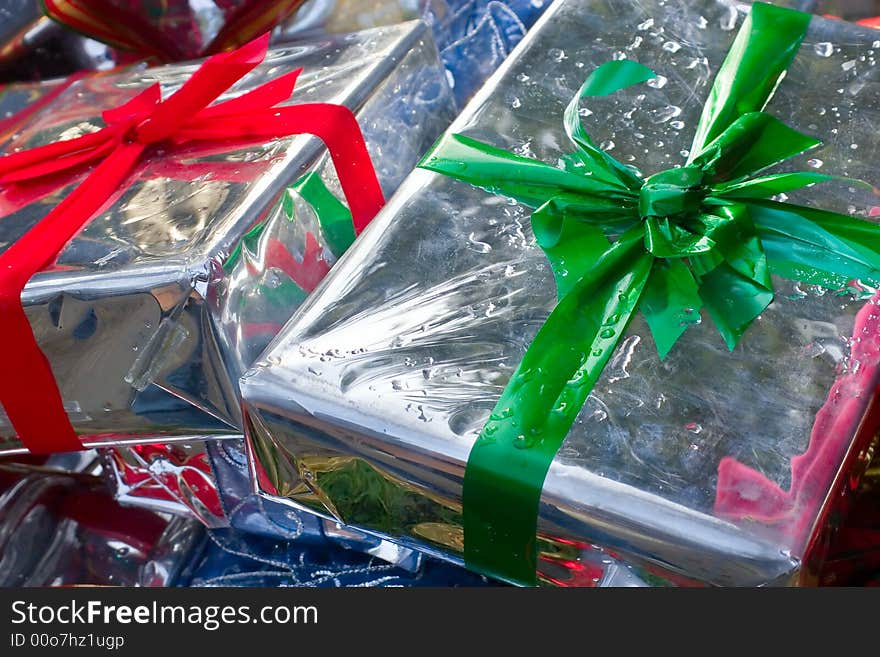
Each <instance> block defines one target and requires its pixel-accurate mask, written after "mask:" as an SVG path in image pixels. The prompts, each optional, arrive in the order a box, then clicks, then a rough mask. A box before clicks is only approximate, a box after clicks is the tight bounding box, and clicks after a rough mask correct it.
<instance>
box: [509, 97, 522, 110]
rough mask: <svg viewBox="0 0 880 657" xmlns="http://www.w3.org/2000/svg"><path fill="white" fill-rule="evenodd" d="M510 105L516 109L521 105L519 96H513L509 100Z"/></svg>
mask: <svg viewBox="0 0 880 657" xmlns="http://www.w3.org/2000/svg"><path fill="white" fill-rule="evenodd" d="M510 106H511V107H512V108H513V109H518V108H520V107H522V101H521V100H520V99H519V98H516V97H514V99H513V100H512V101H510Z"/></svg>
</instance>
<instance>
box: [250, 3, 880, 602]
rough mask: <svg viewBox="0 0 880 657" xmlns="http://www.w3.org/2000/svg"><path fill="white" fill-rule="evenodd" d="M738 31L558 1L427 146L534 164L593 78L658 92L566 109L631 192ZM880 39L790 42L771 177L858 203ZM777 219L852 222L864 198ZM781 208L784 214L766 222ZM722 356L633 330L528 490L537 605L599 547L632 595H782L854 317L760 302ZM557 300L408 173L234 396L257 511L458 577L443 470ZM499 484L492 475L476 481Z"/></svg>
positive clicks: (860, 355) (847, 458)
mask: <svg viewBox="0 0 880 657" xmlns="http://www.w3.org/2000/svg"><path fill="white" fill-rule="evenodd" d="M747 8H748V7H747V5H738V4H732V3H728V2H718V1H715V0H706V1H700V0H668V1H665V2H662V1H659V0H646V1H642V2H638V3H636V2H631V1H630V0H601V1H599V0H596V1H591V0H560V1H558V2H556V3H555V5H554V6H553V7H551V8H550V9H549V10H548V12H547V13H546V14H545V15H544V16H543V17H542V19H541V20H540V21H539V23H537V24H536V26H535V27H534V28H533V30H532V31H531V32H530V33H529V35H528V36H527V37H526V39H525V40H524V41H523V42H522V43H521V44H520V46H519V47H518V48H517V49H516V50H515V51H514V53H513V54H512V56H511V58H510V59H508V61H507V62H506V63H505V65H504V66H502V68H501V69H500V70H499V71H498V72H497V73H496V74H495V75H494V76H493V77H492V78H491V79H490V81H489V82H488V83H487V85H486V87H484V89H483V90H482V91H481V92H480V93H479V94H478V95H477V96H476V98H475V99H474V100H473V101H472V102H471V103H470V104H469V105H468V106H467V108H466V109H465V110H464V112H463V113H462V115H461V116H460V117H459V119H458V120H457V121H456V123H455V124H454V125H453V126H452V127H451V128H450V132H455V133H464V134H465V135H468V136H470V137H473V138H477V139H480V140H483V141H486V142H489V143H491V144H493V145H495V146H499V147H502V148H505V149H508V150H511V151H513V152H515V153H518V154H520V155H524V156H528V157H535V158H538V159H541V160H543V161H545V162H550V163H554V162H556V161H557V159H558V158H559V157H560V156H561V155H563V154H564V153H565V152H570V151H571V150H573V147H572V145H571V144H570V142H568V139H567V137H566V135H565V132H564V129H563V121H562V114H563V110H564V108H565V106H566V104H567V103H568V102H569V101H570V99H571V98H572V97H573V96H574V95H575V93H576V91H577V89H578V87H579V85H580V84H581V83H582V82H583V80H584V78H585V77H586V76H587V74H588V73H589V72H590V71H591V70H592V69H593V68H595V67H596V66H598V65H599V64H601V63H603V62H605V61H608V60H611V59H615V58H624V57H626V58H631V59H636V60H638V61H640V62H642V63H643V64H646V65H648V66H650V67H651V68H652V69H654V70H655V71H656V72H657V73H658V74H659V75H658V77H657V78H655V79H654V80H653V81H651V82H649V83H648V84H647V85H640V86H638V87H633V88H631V89H627V90H624V91H620V92H618V93H616V94H614V95H612V96H609V97H606V98H591V99H589V100H588V102H587V101H585V102H582V103H581V110H580V114H581V116H582V120H583V121H584V124H585V127H586V129H587V131H588V132H589V133H590V134H591V135H592V137H593V138H594V140H595V143H596V144H599V145H601V147H602V148H604V149H607V150H608V151H609V152H610V153H611V154H612V155H614V156H615V157H616V158H618V159H619V160H621V161H622V162H624V163H628V164H633V165H635V166H637V167H639V169H640V170H641V171H642V172H643V173H644V174H646V175H648V174H652V173H655V172H656V171H660V170H663V169H666V168H669V167H672V166H674V165H675V164H683V163H684V161H685V159H686V156H687V152H686V151H687V149H688V148H689V146H690V143H691V140H692V138H693V134H694V129H695V126H696V123H697V119H698V118H699V115H700V113H701V109H702V106H703V103H704V101H705V99H706V96H707V94H708V92H709V88H710V86H711V84H712V81H713V79H714V76H715V72H716V71H717V70H718V67H719V66H720V64H721V62H722V60H723V59H724V57H725V55H726V53H727V51H728V49H729V47H730V45H731V43H732V42H733V39H734V36H735V34H736V31H737V29H738V27H739V26H740V25H741V23H742V20H743V17H744V15H745V12H746V11H747ZM878 55H880V35H878V34H877V33H874V32H872V31H870V30H867V29H864V28H860V27H857V26H854V25H851V24H848V23H844V22H841V21H830V20H825V19H822V18H818V17H814V18H813V20H812V23H811V25H810V28H809V32H808V33H807V36H806V38H805V40H804V42H803V44H802V46H801V48H800V50H799V52H798V54H797V56H796V57H795V59H794V62H793V64H792V65H791V66H790V68H789V70H788V72H787V75H786V76H785V77H784V78H783V80H782V82H781V84H780V85H779V87H778V89H777V91H776V93H775V95H774V96H773V98H772V100H771V101H770V103H769V104H768V106H767V108H766V111H768V112H769V113H771V114H773V115H775V116H778V117H780V118H781V119H782V120H784V121H785V122H786V123H787V124H789V125H791V126H792V127H794V128H795V129H798V130H800V131H803V132H806V133H808V134H812V135H817V136H819V137H820V138H821V139H823V140H824V144H823V145H822V146H821V147H819V148H818V149H816V150H814V151H812V152H810V153H807V154H804V155H802V156H799V157H798V158H796V159H795V160H791V161H790V164H791V167H792V168H797V169H805V170H818V171H824V172H828V173H834V174H837V175H841V176H851V177H855V178H863V179H865V180H868V181H873V180H875V179H876V168H875V166H874V163H875V162H876V158H877V155H878V146H880V140H878V137H877V133H876V128H875V126H876V125H877V121H878V119H880V116H878V107H880V84H878V82H880V71H878V69H877V67H876V66H875V56H878ZM790 196H791V198H790V199H788V200H789V201H791V202H794V203H800V204H806V205H816V206H817V207H822V208H826V209H829V210H835V211H838V212H844V213H850V214H853V215H857V216H860V217H863V218H867V219H872V217H874V215H875V214H877V213H878V210H877V208H876V206H877V205H880V203H878V198H877V196H876V195H875V193H874V192H873V191H872V190H871V189H870V188H862V187H857V186H855V185H852V184H848V183H843V182H835V183H827V184H823V185H817V186H815V187H811V188H805V189H803V190H800V191H798V192H797V193H792V194H791V195H790ZM782 200H785V199H782ZM774 285H775V286H776V291H777V295H776V299H775V301H774V302H773V304H772V305H771V306H770V307H768V308H767V310H766V311H765V312H764V313H762V315H761V316H760V317H759V318H758V319H757V320H756V321H755V323H754V324H753V325H752V327H751V328H750V329H749V330H748V331H747V332H746V334H745V336H744V338H743V340H742V342H741V344H740V345H739V346H738V347H737V348H736V350H734V351H733V352H728V350H727V348H726V347H725V345H724V343H723V341H722V339H721V337H720V336H719V335H718V332H717V330H716V329H715V327H714V326H713V325H712V322H711V320H709V319H708V318H707V317H705V316H704V318H703V321H702V322H701V323H700V324H698V325H696V326H692V327H690V328H689V329H688V331H687V333H686V334H685V335H684V337H683V338H682V339H681V340H680V341H679V343H678V344H677V345H676V347H675V349H674V350H673V351H672V353H670V354H669V356H668V357H667V358H666V359H665V360H663V361H661V360H660V359H659V358H658V355H657V352H656V348H655V346H654V343H653V340H652V338H651V336H650V333H649V332H648V330H647V327H646V325H645V323H644V321H643V320H642V319H641V318H640V317H636V318H635V320H634V321H633V322H632V324H631V325H630V328H629V331H628V335H627V336H626V337H625V338H624V339H623V340H622V343H621V344H620V346H619V348H618V350H617V351H616V353H615V355H614V356H613V357H612V359H611V360H610V362H609V364H608V365H607V367H606V368H605V371H604V373H603V375H602V377H601V378H600V379H599V382H598V383H597V385H596V387H595V390H594V391H593V393H592V394H591V396H590V397H589V399H588V401H587V403H586V404H585V406H584V408H583V410H582V412H581V413H580V415H579V417H578V420H577V421H576V423H575V425H574V427H573V428H572V429H571V430H570V432H569V435H568V437H567V438H566V440H565V441H564V443H563V445H562V447H561V449H560V450H559V452H558V454H557V456H556V458H555V460H554V461H553V463H552V465H551V467H550V471H549V474H548V476H547V479H546V481H545V484H544V489H543V495H542V500H541V504H540V509H539V519H538V534H539V538H540V539H541V543H540V545H541V546H542V547H541V553H540V554H539V556H538V571H539V575H540V578H541V580H542V581H544V582H554V583H559V584H566V583H568V584H571V583H575V582H576V581H577V577H576V572H577V564H578V563H579V562H578V554H580V553H582V552H583V551H584V550H589V549H591V548H590V546H594V545H597V546H601V547H602V548H603V549H606V550H607V551H608V552H609V554H612V555H613V556H614V557H616V558H621V559H623V560H625V561H628V562H629V563H631V564H633V565H634V566H635V567H637V568H639V569H641V572H642V573H643V574H645V576H647V577H649V578H650V579H651V581H658V580H657V579H656V577H659V578H660V579H661V580H662V581H665V582H674V583H709V584H740V585H751V584H765V583H793V582H797V581H806V580H808V579H809V577H808V574H807V573H806V572H805V569H803V568H802V564H803V562H804V559H805V558H807V557H808V556H810V555H811V549H812V548H814V547H815V546H816V544H817V541H816V538H817V536H818V535H819V533H820V532H819V528H820V527H821V526H822V524H823V521H824V519H825V517H826V515H827V513H828V510H829V509H830V508H831V498H832V497H837V496H838V493H839V492H840V490H841V489H840V482H841V481H843V480H844V479H845V478H844V477H843V475H844V474H845V473H846V472H847V471H848V468H850V467H851V466H852V465H853V464H854V463H855V462H856V460H857V459H856V456H857V453H858V451H859V450H860V449H861V448H862V447H863V445H864V443H865V442H866V441H868V440H869V439H870V434H871V432H872V429H873V421H874V418H872V416H871V413H870V406H871V399H872V395H873V392H874V389H875V387H876V384H877V380H878V371H877V362H878V353H880V348H878V346H880V336H878V331H877V329H878V322H877V319H878V318H877V314H876V313H875V308H876V304H877V303H878V301H877V298H872V295H873V293H874V291H873V290H871V289H870V288H867V287H865V286H863V285H860V284H854V285H853V286H849V287H848V288H846V289H841V290H830V291H828V290H824V289H821V288H818V287H815V286H810V285H805V284H799V283H795V282H793V281H788V280H783V279H779V278H776V279H775V280H774ZM555 300H556V295H555V285H554V282H553V277H552V275H551V271H550V268H549V265H548V263H547V260H546V258H545V257H544V255H543V253H542V252H541V250H540V249H539V248H538V247H537V246H536V244H535V241H534V238H533V236H532V233H531V229H530V224H529V210H528V208H525V207H522V206H520V205H517V204H516V203H515V202H514V201H511V200H508V199H505V198H503V197H501V196H497V195H493V194H491V193H488V192H486V191H484V190H480V189H476V188H473V187H470V186H469V185H467V184H465V183H461V182H457V181H455V180H452V179H450V178H446V177H442V176H439V175H435V174H432V173H429V172H427V171H418V172H416V173H414V174H413V175H412V176H410V178H409V179H408V180H407V181H406V182H405V183H404V185H403V186H402V188H401V189H400V191H399V192H398V193H397V195H396V196H395V197H394V198H393V199H392V200H391V202H390V203H389V204H388V205H387V206H386V208H385V209H384V211H383V212H382V213H381V214H380V216H379V217H378V218H377V219H376V221H375V222H374V224H373V226H371V228H370V229H369V230H368V231H367V233H365V235H364V236H363V238H362V240H361V241H360V242H359V243H358V245H357V246H356V248H354V249H353V250H352V251H350V252H349V253H348V254H347V255H346V257H345V258H344V259H343V260H342V261H341V262H340V263H339V265H338V266H337V267H336V268H335V269H334V271H333V272H332V273H331V274H330V276H329V277H328V278H327V279H325V281H324V283H323V284H322V286H321V287H320V288H319V290H318V292H317V293H316V294H314V295H312V297H311V298H310V299H309V301H308V302H307V303H306V305H305V306H304V307H303V308H302V309H301V310H300V312H299V313H298V314H297V316H296V318H295V319H294V320H293V321H292V322H291V323H289V324H288V325H287V326H286V327H285V330H284V332H283V333H282V334H281V335H280V336H279V337H278V338H277V339H276V341H275V342H274V343H273V345H272V346H271V347H270V348H269V350H268V351H267V355H266V356H265V357H264V359H263V363H262V364H261V365H260V366H259V367H255V368H254V369H252V370H251V371H249V372H248V373H247V374H246V375H245V377H244V378H243V379H242V394H243V396H244V398H245V406H246V410H247V416H248V417H247V422H246V426H247V430H248V434H249V440H250V443H249V444H250V447H251V449H252V451H253V456H254V459H255V467H254V472H255V478H256V480H257V481H258V483H259V485H260V486H261V487H262V489H263V490H264V492H265V494H266V495H271V496H273V497H274V498H275V499H284V500H287V501H288V503H290V504H291V505H299V506H305V507H307V508H310V509H314V510H316V511H318V512H320V513H323V514H326V515H328V516H330V517H334V518H337V519H338V520H340V521H343V522H346V523H349V524H353V525H355V526H359V527H361V528H364V529H368V530H370V531H373V532H376V533H378V534H380V535H383V536H387V537H390V538H392V539H394V540H397V541H400V542H402V543H403V544H407V545H416V546H418V547H419V548H420V549H424V550H427V551H429V552H434V553H437V554H441V555H443V556H445V557H447V558H450V559H453V560H461V558H462V546H463V538H462V529H461V527H462V521H461V486H462V479H463V474H464V468H465V464H466V462H467V458H468V453H469V451H470V448H471V446H472V445H473V443H474V441H475V439H476V437H477V435H478V434H479V431H480V429H481V427H482V426H483V424H484V423H485V421H486V420H487V418H488V416H489V413H490V412H491V410H492V408H493V406H494V405H495V403H496V401H497V399H498V397H499V396H500V394H501V391H502V389H503V388H504V386H505V385H506V383H507V381H508V380H509V378H510V375H511V374H512V372H513V370H514V369H515V367H516V365H517V364H518V363H519V361H520V359H521V358H522V356H523V353H524V352H525V350H526V348H527V347H528V345H529V343H530V341H531V339H532V338H533V337H534V335H535V334H536V332H537V331H538V329H539V327H540V326H541V324H542V323H543V321H544V320H545V319H546V317H547V316H548V314H549V313H550V311H551V309H552V308H553V306H554V303H555ZM499 467H503V464H499Z"/></svg>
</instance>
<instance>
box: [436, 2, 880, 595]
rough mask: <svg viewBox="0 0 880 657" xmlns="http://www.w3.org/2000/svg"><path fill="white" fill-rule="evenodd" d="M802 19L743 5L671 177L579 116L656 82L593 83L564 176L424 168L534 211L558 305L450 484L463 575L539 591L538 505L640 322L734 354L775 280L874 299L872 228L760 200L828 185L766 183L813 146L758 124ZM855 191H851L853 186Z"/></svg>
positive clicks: (770, 122)
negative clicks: (695, 332)
mask: <svg viewBox="0 0 880 657" xmlns="http://www.w3.org/2000/svg"><path fill="white" fill-rule="evenodd" d="M809 23H810V16H809V15H808V14H804V13H802V12H798V11H793V10H789V9H783V8H779V7H775V6H772V5H766V4H762V3H755V4H754V5H753V6H752V9H751V12H750V14H749V15H748V17H747V18H746V20H745V22H744V23H743V25H742V27H741V29H740V31H739V33H738V35H737V37H736V40H735V41H734V44H733V46H732V47H731V49H730V51H729V53H728V56H727V58H726V59H725V61H724V63H723V64H722V66H721V69H720V70H719V72H718V74H717V76H716V78H715V82H714V85H713V87H712V90H711V92H710V94H709V98H708V100H707V101H706V104H705V107H704V109H703V113H702V117H701V119H700V122H699V125H698V127H697V130H696V136H695V138H694V143H693V146H692V148H691V151H690V152H691V156H690V158H689V160H688V161H687V162H686V163H685V165H684V166H683V167H681V168H676V169H669V170H667V171H661V172H660V173H657V174H654V175H652V176H650V177H648V178H646V179H643V178H642V177H641V176H640V174H639V173H638V172H637V171H636V170H635V169H633V168H631V167H628V166H626V165H625V164H622V163H621V162H618V161H617V160H616V159H614V158H613V157H612V156H611V155H609V154H608V153H606V152H604V151H602V150H601V149H600V148H598V147H597V146H596V145H595V144H594V143H593V141H592V140H591V139H590V137H589V135H588V134H587V133H586V131H585V130H584V127H583V125H582V124H581V121H580V117H579V114H578V102H579V100H580V99H581V98H584V97H587V96H604V95H607V94H611V93H614V92H615V91H618V90H620V89H623V88H625V87H629V86H631V85H634V84H638V83H641V82H645V81H646V80H649V79H650V78H652V77H654V76H655V73H654V72H653V71H651V70H650V69H648V68H647V67H645V66H643V65H641V64H639V63H637V62H634V61H629V60H620V61H612V62H608V63H606V64H603V65H602V66H599V67H598V68H597V69H596V70H594V71H593V72H592V74H591V75H590V76H589V77H588V78H587V80H586V81H585V82H584V84H583V86H582V87H581V89H580V91H579V92H578V94H577V96H575V98H574V99H573V100H572V101H571V103H570V104H569V105H568V108H567V109H566V111H565V115H564V122H565V129H566V132H567V133H568V136H569V137H570V139H571V140H572V141H573V142H574V144H575V145H576V147H577V150H576V151H575V152H574V153H571V154H569V155H567V156H565V157H563V158H562V160H561V164H560V167H558V168H557V167H554V166H551V165H549V164H546V163H544V162H541V161H537V160H534V159H529V158H525V157H520V156H517V155H514V154H511V153H508V152H506V151H503V150H501V149H498V148H495V147H493V146H490V145H489V144H484V143H481V142H479V141H476V140H473V139H470V138H468V137H465V136H462V135H451V136H448V137H445V138H444V139H443V140H442V141H441V142H440V143H439V144H438V145H437V146H436V147H435V149H434V150H433V151H432V152H431V153H430V154H429V155H428V156H426V158H425V159H424V161H423V162H422V163H421V165H420V166H421V167H423V168H425V169H430V170H432V171H435V172H439V173H441V174H444V175H447V176H451V177H453V178H456V179H459V180H462V181H465V182H468V183H471V184H473V185H475V186H478V187H481V188H483V189H486V190H488V191H491V192H493V193H496V194H502V195H505V196H508V197H511V198H513V199H515V200H517V201H518V202H520V203H522V204H524V205H527V206H530V207H532V208H534V211H533V213H532V218H531V221H532V228H533V231H534V234H535V238H536V240H537V243H538V245H539V246H540V247H541V249H542V250H543V251H544V253H545V254H546V256H547V258H548V260H549V261H550V265H551V267H552V270H553V275H554V278H555V280H556V286H557V295H558V303H557V305H556V307H555V308H554V309H553V311H552V312H551V313H550V316H549V317H548V318H547V321H546V322H545V323H544V325H543V326H542V327H541V329H540V331H539V332H538V334H537V336H536V337H535V339H534V340H533V341H532V343H531V345H530V346H529V348H528V349H527V351H526V353H525V355H524V356H523V359H522V362H521V363H520V364H519V366H518V368H517V369H516V371H515V372H514V374H513V375H512V377H511V379H510V381H509V383H508V384H507V387H506V388H505V389H504V391H503V392H502V394H501V398H500V399H499V400H498V403H497V404H496V406H495V408H494V410H493V412H492V414H491V416H490V417H489V420H488V421H487V422H486V424H485V426H484V427H483V430H482V432H481V433H480V436H479V438H478V439H477V441H476V442H475V444H474V446H473V448H472V450H471V453H470V456H469V458H468V462H467V467H466V470H465V477H464V488H463V492H462V497H463V506H464V513H463V516H464V518H463V524H464V536H465V550H464V556H465V561H466V563H467V565H468V566H469V567H470V568H472V569H475V570H478V571H480V572H483V573H486V574H488V575H492V576H495V577H499V578H501V579H504V580H508V581H511V582H515V583H523V584H534V583H535V582H536V564H537V558H538V554H537V538H536V527H537V517H538V505H539V502H540V497H541V490H542V488H543V483H544V479H545V477H546V475H547V471H548V469H549V467H550V463H551V461H552V460H553V457H554V456H555V454H556V452H557V450H558V449H559V447H560V445H561V444H562V441H563V440H564V439H565V437H566V435H567V433H568V431H569V429H570V428H571V425H572V424H573V423H574V421H575V418H576V417H577V415H578V413H579V412H580V410H581V408H582V406H583V404H584V402H585V401H586V398H587V396H588V395H589V394H590V391H591V390H592V389H593V386H594V385H595V384H596V381H597V379H598V378H599V376H600V374H601V373H602V370H603V368H604V367H605V364H606V363H607V362H608V359H609V357H610V356H611V354H612V353H613V351H614V349H615V348H616V346H617V344H618V342H619V341H620V339H621V337H622V336H623V334H624V332H625V331H626V328H627V325H628V323H629V322H630V320H631V319H632V317H633V315H634V314H635V312H636V311H641V313H642V315H643V316H644V318H645V320H646V321H647V324H648V327H649V328H650V331H651V334H652V336H653V338H654V342H655V344H656V347H657V351H658V353H659V356H660V358H664V357H665V356H666V355H667V354H668V353H669V351H670V349H672V347H673V345H674V344H675V342H676V341H677V340H678V339H679V338H680V337H681V336H682V334H683V333H684V332H685V331H686V330H687V328H688V326H690V325H692V324H694V323H696V322H697V321H699V317H700V310H701V309H702V308H705V310H706V311H707V312H708V314H709V316H710V317H711V318H712V320H713V321H714V323H715V325H716V326H717V327H718V330H719V332H720V334H721V336H722V337H723V339H724V341H725V342H726V344H727V346H728V348H730V349H733V348H734V347H735V346H736V344H737V342H738V341H739V340H740V338H741V337H742V335H743V333H744V332H745V331H746V329H747V328H748V327H749V325H750V324H751V323H752V321H754V319H755V318H756V317H757V316H758V315H759V314H760V313H761V312H762V311H763V310H764V309H765V308H766V307H767V305H768V304H769V303H770V302H771V301H772V300H773V286H772V282H771V279H770V274H771V272H772V273H774V274H777V275H780V276H784V277H787V278H792V279H795V280H801V281H807V282H810V283H817V284H820V285H824V286H826V287H839V286H841V285H842V284H844V283H845V282H846V281H849V280H852V279H861V280H864V281H866V282H870V283H872V284H874V285H876V284H877V282H880V255H878V253H880V227H878V226H877V225H874V224H871V223H869V222H866V221H862V220H859V219H856V218H853V217H849V216H846V215H841V214H837V213H834V212H828V211H825V210H820V209H815V208H807V207H802V206H797V205H793V204H786V203H779V202H776V201H772V200H769V197H771V196H773V195H776V194H779V193H782V192H788V191H791V190H794V189H798V188H801V187H804V186H806V185H811V184H814V183H817V182H822V181H825V180H829V179H832V177H831V176H828V175H824V174H820V173H815V172H793V173H776V174H763V173H762V172H763V171H764V170H765V169H767V168H768V167H771V166H773V165H775V164H777V163H779V162H782V161H784V160H786V159H788V158H790V157H792V156H794V155H797V154H800V153H802V152H804V151H806V150H809V149H811V148H814V147H815V146H817V145H818V144H819V143H820V142H819V140H817V139H814V138H813V137H808V136H806V135H803V134H801V133H799V132H797V131H795V130H792V129H791V128H789V127H787V126H786V125H784V124H783V123H782V122H780V121H779V120H778V119H776V118H774V117H772V116H770V115H768V114H765V113H764V112H763V111H762V108H763V107H764V106H765V105H766V104H767V101H768V100H769V99H770V96H771V95H772V93H773V90H774V89H775V87H776V85H777V84H778V83H779V81H780V79H781V78H782V76H783V75H784V73H785V71H786V69H787V68H788V66H789V64H790V63H791V61H792V59H793V57H794V56H795V53H796V52H797V50H798V48H799V46H800V44H801V40H802V39H803V37H804V34H805V33H806V31H807V28H808V26H809ZM859 184H862V183H859Z"/></svg>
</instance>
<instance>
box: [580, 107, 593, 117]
mask: <svg viewBox="0 0 880 657" xmlns="http://www.w3.org/2000/svg"><path fill="white" fill-rule="evenodd" d="M592 114H593V112H592V110H590V109H589V108H588V107H582V108H580V109H579V110H578V116H592Z"/></svg>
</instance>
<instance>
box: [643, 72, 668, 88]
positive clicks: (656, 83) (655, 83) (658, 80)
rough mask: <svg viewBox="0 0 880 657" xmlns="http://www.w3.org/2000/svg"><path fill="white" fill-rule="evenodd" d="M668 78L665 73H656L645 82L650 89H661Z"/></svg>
mask: <svg viewBox="0 0 880 657" xmlns="http://www.w3.org/2000/svg"><path fill="white" fill-rule="evenodd" d="M668 81H669V79H668V78H667V77H666V76H665V75H658V76H657V77H655V78H651V79H650V80H648V81H647V82H646V83H645V84H647V85H648V86H649V87H651V88H652V89H662V88H663V87H665V86H666V83H667V82H668Z"/></svg>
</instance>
